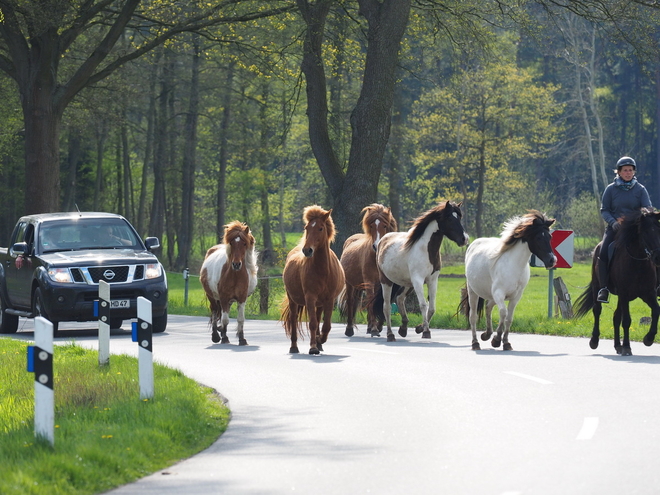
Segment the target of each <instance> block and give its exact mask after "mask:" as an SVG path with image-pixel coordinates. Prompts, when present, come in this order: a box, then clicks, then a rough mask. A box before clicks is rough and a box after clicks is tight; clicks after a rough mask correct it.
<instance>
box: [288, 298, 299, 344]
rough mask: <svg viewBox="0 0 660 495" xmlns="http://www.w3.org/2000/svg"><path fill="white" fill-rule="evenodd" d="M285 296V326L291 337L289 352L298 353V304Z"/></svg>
mask: <svg viewBox="0 0 660 495" xmlns="http://www.w3.org/2000/svg"><path fill="white" fill-rule="evenodd" d="M287 298H288V299H289V315H288V316H287V321H286V326H287V328H288V330H289V331H288V333H289V336H290V338H291V347H290V348H289V353H290V354H298V305H297V304H296V303H294V302H293V301H292V300H291V298H290V297H289V296H288V295H287Z"/></svg>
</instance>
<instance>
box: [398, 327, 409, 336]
mask: <svg viewBox="0 0 660 495" xmlns="http://www.w3.org/2000/svg"><path fill="white" fill-rule="evenodd" d="M399 335H401V337H405V336H406V335H408V329H407V328H403V327H401V328H399Z"/></svg>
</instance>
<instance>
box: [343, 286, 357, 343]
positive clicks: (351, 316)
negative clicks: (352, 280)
mask: <svg viewBox="0 0 660 495" xmlns="http://www.w3.org/2000/svg"><path fill="white" fill-rule="evenodd" d="M356 292H357V290H356V289H355V287H353V286H352V285H348V284H346V330H345V331H344V335H346V337H352V336H353V335H355V325H354V323H353V321H354V320H355V313H356V312H357V305H356V304H355V296H356Z"/></svg>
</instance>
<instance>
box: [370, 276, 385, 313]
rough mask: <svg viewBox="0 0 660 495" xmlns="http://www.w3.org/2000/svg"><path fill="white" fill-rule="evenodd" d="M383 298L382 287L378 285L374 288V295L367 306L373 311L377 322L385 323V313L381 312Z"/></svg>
mask: <svg viewBox="0 0 660 495" xmlns="http://www.w3.org/2000/svg"><path fill="white" fill-rule="evenodd" d="M384 302H385V298H384V297H383V286H382V285H380V284H378V287H375V288H374V295H373V297H372V298H371V300H370V301H369V302H368V304H370V305H371V307H372V308H373V311H374V316H375V317H376V318H377V319H378V321H385V312H384V311H383V303H384Z"/></svg>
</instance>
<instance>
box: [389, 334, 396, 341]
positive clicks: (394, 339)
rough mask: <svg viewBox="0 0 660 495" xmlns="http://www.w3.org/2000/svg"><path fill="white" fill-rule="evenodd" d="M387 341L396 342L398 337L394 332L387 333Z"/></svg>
mask: <svg viewBox="0 0 660 495" xmlns="http://www.w3.org/2000/svg"><path fill="white" fill-rule="evenodd" d="M387 341H388V342H396V338H395V337H394V334H393V333H389V334H387Z"/></svg>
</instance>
